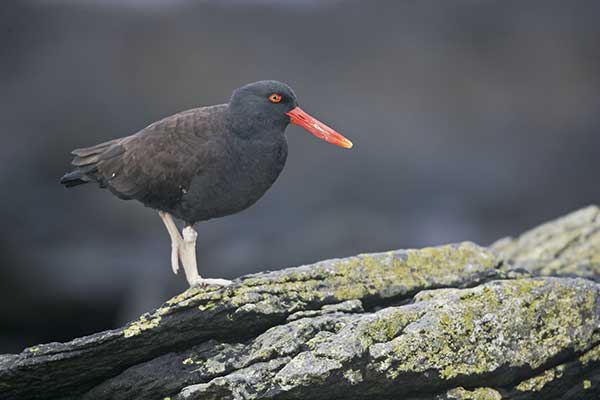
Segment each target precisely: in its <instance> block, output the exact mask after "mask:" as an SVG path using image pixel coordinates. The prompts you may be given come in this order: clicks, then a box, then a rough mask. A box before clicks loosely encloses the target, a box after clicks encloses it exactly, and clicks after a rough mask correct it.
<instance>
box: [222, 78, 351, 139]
mask: <svg viewBox="0 0 600 400" xmlns="http://www.w3.org/2000/svg"><path fill="white" fill-rule="evenodd" d="M229 112H230V115H231V117H232V124H233V128H234V130H235V132H237V134H238V135H240V136H242V137H257V136H259V135H273V134H280V135H283V131H284V130H285V128H286V127H287V126H288V124H290V123H292V124H295V125H298V126H301V127H302V128H304V129H305V130H306V131H308V132H309V133H311V134H313V135H314V136H316V137H318V138H319V139H322V140H325V141H326V142H329V143H333V144H335V145H337V146H340V147H345V148H348V149H349V148H351V147H352V142H351V141H349V140H348V139H346V138H345V137H343V136H342V135H340V134H339V133H337V132H336V131H334V130H333V129H331V128H330V127H328V126H327V125H325V124H324V123H322V122H321V121H319V120H317V119H316V118H313V117H311V116H310V115H309V114H307V113H306V112H304V111H303V110H302V109H301V108H300V107H298V101H297V100H296V95H295V94H294V91H293V90H292V89H291V88H290V87H289V86H288V85H286V84H285V83H282V82H277V81H258V82H254V83H249V84H247V85H244V86H242V87H241V88H239V89H236V90H235V91H234V92H233V95H232V96H231V100H229Z"/></svg>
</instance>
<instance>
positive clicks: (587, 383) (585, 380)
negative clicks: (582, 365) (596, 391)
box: [583, 379, 592, 390]
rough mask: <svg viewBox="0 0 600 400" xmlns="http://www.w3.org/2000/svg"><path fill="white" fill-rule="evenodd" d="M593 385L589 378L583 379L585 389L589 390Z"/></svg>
mask: <svg viewBox="0 0 600 400" xmlns="http://www.w3.org/2000/svg"><path fill="white" fill-rule="evenodd" d="M591 387H592V381H590V380H589V379H584V380H583V389H584V390H588V389H589V388H591Z"/></svg>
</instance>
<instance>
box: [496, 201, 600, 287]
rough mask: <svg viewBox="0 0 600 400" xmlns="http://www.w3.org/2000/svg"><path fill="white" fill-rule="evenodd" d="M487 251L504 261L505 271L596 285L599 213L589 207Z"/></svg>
mask: <svg viewBox="0 0 600 400" xmlns="http://www.w3.org/2000/svg"><path fill="white" fill-rule="evenodd" d="M491 248H492V250H494V251H496V252H497V253H499V254H500V255H501V258H502V259H504V260H506V264H507V267H508V268H509V269H511V268H515V267H517V268H522V269H526V270H528V271H529V272H531V273H534V274H538V275H549V276H580V277H585V278H590V279H594V280H596V281H600V252H599V251H598V249H600V209H599V208H598V207H596V206H589V207H587V208H584V209H582V210H579V211H576V212H574V213H571V214H569V215H566V216H564V217H562V218H559V219H557V220H555V221H552V222H548V223H546V224H543V225H540V226H538V227H537V228H535V229H532V230H530V231H528V232H526V233H524V234H522V235H521V236H519V237H518V238H516V239H512V238H505V239H501V240H499V241H497V242H496V243H494V244H493V245H492V247H491Z"/></svg>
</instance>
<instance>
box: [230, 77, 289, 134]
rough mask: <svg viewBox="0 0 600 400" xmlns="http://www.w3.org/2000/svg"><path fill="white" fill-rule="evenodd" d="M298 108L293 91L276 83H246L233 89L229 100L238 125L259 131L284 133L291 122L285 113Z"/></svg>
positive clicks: (283, 84) (282, 84) (280, 83)
mask: <svg viewBox="0 0 600 400" xmlns="http://www.w3.org/2000/svg"><path fill="white" fill-rule="evenodd" d="M297 106H298V102H297V101H296V95H295V94H294V92H293V90H292V89H291V88H290V87H289V86H288V85H286V84H285V83H282V82H278V81H258V82H254V83H249V84H247V85H244V86H242V87H241V88H238V89H236V90H235V91H234V92H233V95H232V96H231V99H230V100H229V109H230V111H231V112H232V114H233V115H235V117H236V119H237V120H238V121H237V122H239V123H242V124H243V125H245V126H247V127H255V128H258V129H260V130H271V129H272V128H276V129H278V130H281V131H283V130H284V129H285V127H286V126H287V125H288V124H289V123H290V117H289V116H288V115H287V114H286V113H287V112H289V111H291V110H293V109H294V108H296V107H297ZM269 128H271V129H269Z"/></svg>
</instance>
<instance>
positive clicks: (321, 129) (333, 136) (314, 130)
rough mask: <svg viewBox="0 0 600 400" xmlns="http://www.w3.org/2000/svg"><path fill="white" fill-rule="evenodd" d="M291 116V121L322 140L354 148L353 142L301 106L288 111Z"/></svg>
mask: <svg viewBox="0 0 600 400" xmlns="http://www.w3.org/2000/svg"><path fill="white" fill-rule="evenodd" d="M286 114H287V115H288V116H289V117H290V122H291V123H292V124H294V125H298V126H301V127H302V128H304V129H305V130H306V131H307V132H308V133H311V134H313V135H315V136H316V137H318V138H319V139H321V140H324V141H326V142H329V143H331V144H335V145H336V146H340V147H344V148H346V149H350V148H352V142H351V141H349V140H348V139H346V138H345V137H343V136H342V135H340V134H339V133H337V132H336V131H334V130H333V129H331V128H330V127H328V126H327V125H325V124H324V123H322V122H321V121H319V120H318V119H316V118H313V117H311V116H310V115H309V114H307V113H306V112H304V111H303V110H302V109H301V108H300V107H296V108H294V109H292V110H290V111H288V112H287V113H286Z"/></svg>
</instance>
